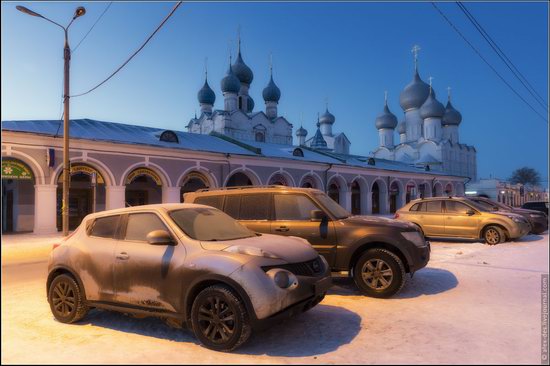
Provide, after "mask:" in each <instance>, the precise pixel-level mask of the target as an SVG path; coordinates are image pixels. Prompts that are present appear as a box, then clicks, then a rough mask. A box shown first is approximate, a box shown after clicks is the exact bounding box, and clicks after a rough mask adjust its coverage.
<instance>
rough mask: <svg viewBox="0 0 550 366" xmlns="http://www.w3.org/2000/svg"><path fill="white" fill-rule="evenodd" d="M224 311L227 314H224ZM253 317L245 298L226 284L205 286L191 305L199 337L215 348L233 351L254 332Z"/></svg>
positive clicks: (196, 333) (192, 323)
mask: <svg viewBox="0 0 550 366" xmlns="http://www.w3.org/2000/svg"><path fill="white" fill-rule="evenodd" d="M221 314H223V315H224V317H223V318H220V315H221ZM224 319H228V320H224ZM249 319H250V318H249V316H248V313H247V311H246V307H245V306H244V303H243V301H242V300H241V299H239V297H238V296H237V295H236V294H235V293H234V292H233V291H232V290H231V289H230V288H229V287H227V286H224V285H213V286H210V287H207V288H206V289H204V290H202V291H201V292H200V293H199V294H198V295H197V297H195V299H194V301H193V306H192V308H191V326H192V328H193V333H194V334H195V337H197V339H198V340H199V341H200V342H201V343H202V344H203V345H204V346H205V347H207V348H210V349H212V350H215V351H222V352H229V351H233V350H234V349H235V348H237V347H239V346H240V345H242V344H243V343H244V342H246V341H247V340H248V338H249V337H250V335H251V333H252V327H251V325H250V320H249ZM227 333H229V334H227Z"/></svg>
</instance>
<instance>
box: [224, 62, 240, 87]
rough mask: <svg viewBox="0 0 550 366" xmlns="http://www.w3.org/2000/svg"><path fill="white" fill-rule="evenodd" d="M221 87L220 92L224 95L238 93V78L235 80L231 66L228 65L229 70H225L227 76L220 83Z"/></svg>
mask: <svg viewBox="0 0 550 366" xmlns="http://www.w3.org/2000/svg"><path fill="white" fill-rule="evenodd" d="M221 87H222V92H224V93H235V94H236V93H238V92H239V90H241V82H240V81H239V78H237V77H236V76H235V74H234V73H233V70H232V68H231V65H229V70H227V74H226V75H225V77H224V78H223V79H222V81H221Z"/></svg>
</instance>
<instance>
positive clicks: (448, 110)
mask: <svg viewBox="0 0 550 366" xmlns="http://www.w3.org/2000/svg"><path fill="white" fill-rule="evenodd" d="M441 121H442V122H443V125H444V126H458V125H459V124H460V122H462V114H460V112H459V111H457V110H456V109H455V108H454V107H453V105H452V104H451V100H450V99H449V101H448V102H447V106H446V107H445V114H444V115H443V119H442V120H441Z"/></svg>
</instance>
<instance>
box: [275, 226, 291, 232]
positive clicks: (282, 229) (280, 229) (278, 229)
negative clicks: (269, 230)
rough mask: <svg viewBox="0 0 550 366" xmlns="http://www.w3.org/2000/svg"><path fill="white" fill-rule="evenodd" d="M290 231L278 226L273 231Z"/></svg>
mask: <svg viewBox="0 0 550 366" xmlns="http://www.w3.org/2000/svg"><path fill="white" fill-rule="evenodd" d="M289 230H290V229H289V228H287V227H286V226H279V227H278V228H277V229H275V231H280V232H286V231H289Z"/></svg>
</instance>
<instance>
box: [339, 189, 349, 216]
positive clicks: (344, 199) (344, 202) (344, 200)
mask: <svg viewBox="0 0 550 366" xmlns="http://www.w3.org/2000/svg"><path fill="white" fill-rule="evenodd" d="M340 197H341V198H340V205H341V206H342V207H343V208H345V209H346V210H348V211H349V212H351V189H342V190H340Z"/></svg>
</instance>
